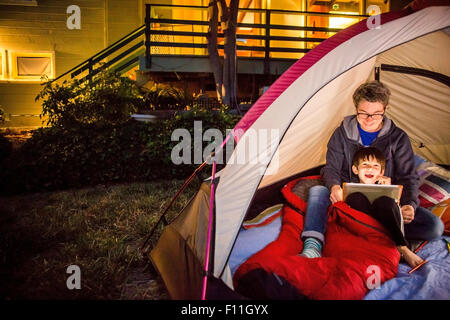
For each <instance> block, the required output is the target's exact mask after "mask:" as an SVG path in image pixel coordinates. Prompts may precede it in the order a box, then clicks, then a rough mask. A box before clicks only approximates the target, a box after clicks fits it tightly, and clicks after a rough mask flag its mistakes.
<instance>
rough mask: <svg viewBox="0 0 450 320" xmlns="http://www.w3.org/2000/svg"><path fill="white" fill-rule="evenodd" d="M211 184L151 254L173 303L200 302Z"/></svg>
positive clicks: (182, 213)
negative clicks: (177, 301)
mask: <svg viewBox="0 0 450 320" xmlns="http://www.w3.org/2000/svg"><path fill="white" fill-rule="evenodd" d="M210 192H211V184H210V183H209V182H204V183H202V185H201V186H200V189H199V191H198V192H197V194H196V195H195V196H194V197H193V198H192V199H191V201H190V202H189V203H188V205H187V206H186V207H185V208H184V209H183V210H182V212H181V213H180V214H179V215H178V217H177V218H175V220H174V221H173V222H172V223H171V224H170V225H168V226H167V227H165V228H164V230H163V232H162V234H161V237H160V238H159V240H158V242H157V244H156V245H155V247H154V248H153V250H152V251H151V252H150V255H149V256H150V260H151V262H152V264H153V265H154V266H155V268H156V269H157V270H158V272H159V274H160V276H161V278H162V280H163V281H164V284H165V285H166V288H167V290H168V292H169V295H170V297H171V298H172V299H200V298H201V293H202V279H203V275H204V273H203V261H204V259H205V249H206V242H207V231H208V214H209V201H210Z"/></svg>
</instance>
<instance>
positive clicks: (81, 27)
mask: <svg viewBox="0 0 450 320" xmlns="http://www.w3.org/2000/svg"><path fill="white" fill-rule="evenodd" d="M227 2H229V1H227ZM401 2H402V5H404V4H406V3H407V2H409V1H405V0H403V1H401ZM208 3H209V0H126V1H125V0H73V1H72V0H70V1H69V0H0V107H1V108H3V109H4V112H5V116H6V120H7V121H6V122H5V123H3V124H2V126H3V127H5V126H6V127H21V126H40V125H41V124H42V120H41V119H40V118H39V115H40V113H41V112H42V108H41V105H40V101H37V102H36V101H35V97H36V95H37V94H38V93H39V92H40V90H41V88H42V86H41V83H42V77H43V76H44V77H46V78H47V79H57V81H63V80H65V79H67V80H68V79H70V78H72V77H77V78H83V77H89V76H92V75H93V74H95V73H96V72H98V71H99V70H100V69H101V68H103V67H108V68H115V69H117V70H118V71H121V72H122V73H124V74H125V75H127V76H130V77H132V78H133V79H136V80H137V81H138V82H139V83H140V84H145V83H146V82H148V81H164V82H168V83H171V84H173V85H175V86H178V87H180V88H183V89H185V90H186V91H187V92H189V93H194V92H199V91H200V89H201V90H203V91H204V92H206V93H207V94H209V95H214V94H215V89H214V79H213V77H212V74H211V70H210V68H209V62H208V53H207V49H206V37H205V34H206V32H207V30H208V25H207V14H208V13H207V11H208V8H207V5H208ZM369 5H376V6H378V8H379V9H380V12H385V11H389V10H390V9H391V4H390V0H338V1H333V0H323V1H319V0H277V1H271V0H240V8H241V9H240V11H239V15H238V23H239V24H238V41H237V45H238V70H237V71H238V83H239V96H240V97H242V100H248V101H254V100H255V99H256V98H257V97H258V96H259V94H260V93H261V92H262V91H263V90H264V88H265V87H267V86H269V85H270V84H271V83H272V82H273V81H274V80H275V79H276V78H277V77H278V76H279V75H280V74H281V73H283V71H284V70H286V69H287V68H288V67H289V66H290V65H291V64H292V63H293V62H295V61H296V60H297V59H299V58H300V57H301V56H302V55H303V54H304V53H305V52H307V51H308V50H309V49H311V48H313V47H314V46H316V45H318V44H319V43H320V42H321V41H323V40H324V39H326V38H327V37H329V36H330V35H332V34H334V33H335V32H336V31H338V30H339V29H341V28H344V27H346V26H348V25H349V24H352V23H354V22H356V21H359V20H360V19H363V18H365V16H364V15H366V14H367V12H366V9H365V8H367V7H368V6H369ZM397 6H398V4H397ZM399 8H401V6H399ZM146 16H147V18H148V19H146ZM146 22H147V24H146ZM267 32H268V33H269V34H270V39H268V38H266V35H267V34H268V33H267ZM220 45H221V43H220V39H219V52H221V49H220V48H221V47H220ZM89 59H90V60H89Z"/></svg>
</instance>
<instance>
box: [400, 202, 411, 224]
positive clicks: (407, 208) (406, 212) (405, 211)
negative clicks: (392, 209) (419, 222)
mask: <svg viewBox="0 0 450 320" xmlns="http://www.w3.org/2000/svg"><path fill="white" fill-rule="evenodd" d="M401 211H402V216H403V222H404V223H405V224H408V223H411V221H413V220H414V207H413V206H411V205H409V204H405V205H404V206H402V208H401Z"/></svg>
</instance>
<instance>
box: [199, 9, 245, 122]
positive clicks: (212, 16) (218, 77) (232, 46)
mask: <svg viewBox="0 0 450 320" xmlns="http://www.w3.org/2000/svg"><path fill="white" fill-rule="evenodd" d="M219 9H220V13H221V17H220V21H221V23H222V30H223V33H224V38H225V41H224V59H223V64H222V62H221V60H220V57H219V53H218V50H217V29H218V22H219V21H218V15H219ZM238 11H239V0H230V5H229V7H228V6H227V4H226V1H225V0H211V2H210V4H209V8H208V20H209V30H208V35H207V40H208V53H209V61H210V65H211V69H212V71H213V74H214V80H215V83H216V91H217V93H218V96H219V97H220V100H221V101H222V103H223V104H225V105H227V106H229V107H231V108H236V109H237V111H238V113H239V114H240V113H241V112H240V109H239V105H238V102H237V72H236V67H237V66H236V62H237V59H236V32H237V16H238Z"/></svg>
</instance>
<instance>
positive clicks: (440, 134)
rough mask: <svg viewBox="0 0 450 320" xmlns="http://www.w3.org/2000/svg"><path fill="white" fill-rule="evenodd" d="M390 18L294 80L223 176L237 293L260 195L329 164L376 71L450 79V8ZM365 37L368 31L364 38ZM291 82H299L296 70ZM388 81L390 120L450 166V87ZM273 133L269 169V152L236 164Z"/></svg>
mask: <svg viewBox="0 0 450 320" xmlns="http://www.w3.org/2000/svg"><path fill="white" fill-rule="evenodd" d="M384 16H386V15H384ZM384 16H383V15H382V25H381V26H380V28H378V29H368V28H367V27H365V26H364V25H363V24H365V22H364V21H363V22H360V23H359V24H358V25H355V26H354V28H353V32H354V33H356V34H355V35H352V36H351V37H350V38H349V39H347V40H346V41H343V42H342V43H339V44H338V45H337V46H335V47H334V48H333V49H332V50H330V51H328V52H326V53H325V54H323V56H321V58H320V59H319V60H318V61H317V62H315V63H314V64H313V65H312V66H310V67H309V68H308V69H307V70H306V71H304V72H303V73H302V74H301V75H299V76H298V77H297V78H295V79H293V81H291V83H290V84H289V85H288V86H287V87H286V88H285V89H284V90H283V91H282V92H281V94H279V95H278V96H277V97H276V99H274V101H273V102H272V103H271V104H270V105H268V106H267V107H266V108H265V110H264V112H262V113H261V114H260V115H259V116H258V117H257V118H256V119H255V120H254V121H253V123H252V125H251V126H249V127H247V128H245V130H246V131H245V133H244V134H243V135H242V137H240V140H239V143H238V144H237V145H236V148H235V151H234V153H233V155H232V157H231V159H230V164H228V165H227V166H226V167H225V168H224V169H223V170H222V171H221V172H220V173H219V175H220V183H219V184H218V186H217V193H216V199H215V201H216V202H215V203H216V234H215V250H214V276H216V277H222V279H223V280H224V281H225V282H226V283H227V284H228V285H229V286H230V287H232V283H231V276H230V273H229V270H228V268H227V265H226V263H227V259H228V256H229V254H230V252H231V249H232V246H233V243H234V241H235V238H236V236H237V233H238V231H239V228H240V225H241V224H242V221H243V219H244V217H245V214H246V212H247V210H248V208H249V206H250V204H251V201H252V198H253V196H254V194H255V192H256V190H257V189H258V188H262V187H264V186H267V185H270V184H272V183H275V182H277V181H280V180H282V179H284V178H287V177H289V176H292V175H294V174H295V173H298V172H302V171H305V170H307V169H310V168H314V167H317V166H319V165H322V164H324V162H325V154H326V144H327V142H328V139H329V137H330V136H331V134H332V132H333V131H334V129H335V128H336V127H337V126H338V125H339V124H340V122H341V121H342V119H343V118H344V116H346V115H349V114H353V113H354V106H353V102H352V93H353V91H354V90H355V89H356V87H358V86H359V85H360V84H361V83H363V82H365V81H367V80H371V79H374V69H375V67H379V66H382V64H387V65H396V66H404V67H408V68H415V69H424V70H428V71H430V72H431V73H433V72H435V73H440V74H443V75H444V76H447V77H449V76H450V64H449V62H448V55H449V53H450V39H449V34H448V32H447V31H448V29H447V30H446V28H448V27H449V21H450V8H449V7H429V8H425V9H422V10H420V11H417V12H414V13H411V14H408V15H405V16H401V17H399V18H394V19H392V20H390V21H388V22H386V23H383V17H384ZM360 29H362V30H364V31H361V32H357V31H358V30H360ZM331 39H332V38H330V39H329V40H331ZM326 43H327V41H325V42H324V43H323V45H324V48H326V46H327V44H326ZM332 45H333V46H334V44H332ZM316 49H317V48H316ZM301 63H302V59H301V60H299V62H298V63H297V65H294V66H293V67H291V69H295V68H301ZM291 69H290V70H291ZM291 71H292V70H291ZM287 74H288V76H290V77H292V74H289V70H288V71H287ZM282 77H283V76H282ZM280 80H283V79H280ZM289 80H290V79H287V80H286V81H289ZM380 80H381V81H382V82H384V83H385V84H387V85H388V87H389V88H390V89H391V91H392V96H391V97H392V98H391V102H390V105H389V107H388V116H389V117H391V118H392V119H393V120H394V122H395V123H396V124H397V125H398V126H399V127H400V128H402V129H404V130H405V131H406V132H407V133H408V135H410V137H411V141H412V143H413V146H414V150H415V152H417V153H418V154H421V155H423V156H425V157H427V158H428V159H429V160H431V161H435V162H438V163H445V164H448V163H450V152H449V151H450V149H449V148H450V135H449V130H448V129H449V120H450V113H449V102H450V90H449V87H448V86H447V85H446V84H443V83H441V82H439V81H436V80H432V79H430V78H429V77H425V76H417V75H411V74H402V73H395V72H390V71H383V66H382V68H381V74H380ZM280 83H282V81H277V82H276V83H275V84H274V85H273V86H277V85H278V84H280ZM271 89H273V88H272V87H271ZM275 90H276V88H274V89H273V91H275ZM267 94H271V93H270V90H269V91H268V92H267ZM272 129H273V130H278V131H279V135H278V136H275V137H274V138H273V137H271V140H269V142H268V148H267V149H269V150H270V149H271V146H272V147H273V148H272V150H273V155H274V158H273V159H276V161H271V162H270V164H269V165H268V166H267V163H264V162H263V161H257V159H261V156H262V154H263V153H264V154H265V153H266V152H267V149H261V150H258V152H257V153H253V154H252V155H250V157H249V159H246V160H247V161H246V162H245V163H242V161H241V162H239V163H236V161H233V160H235V159H237V158H238V157H239V154H240V153H244V154H246V156H247V157H248V153H249V148H250V146H249V143H245V141H248V140H246V139H247V136H248V135H250V134H253V133H254V131H256V132H258V130H266V131H267V130H268V131H270V130H272ZM269 139H270V138H269ZM419 145H421V146H422V145H423V147H421V148H419ZM243 158H245V157H243Z"/></svg>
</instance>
